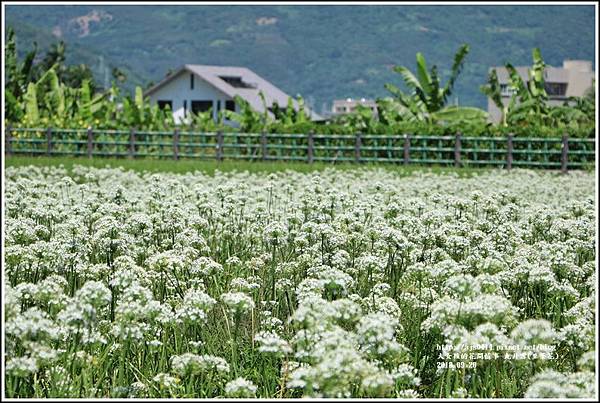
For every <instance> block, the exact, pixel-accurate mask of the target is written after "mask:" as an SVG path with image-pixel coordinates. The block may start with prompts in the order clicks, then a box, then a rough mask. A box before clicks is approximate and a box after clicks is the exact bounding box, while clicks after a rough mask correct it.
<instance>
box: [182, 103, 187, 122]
mask: <svg viewBox="0 0 600 403" xmlns="http://www.w3.org/2000/svg"><path fill="white" fill-rule="evenodd" d="M186 116H187V101H186V100H185V99H184V100H183V117H184V118H185V117H186Z"/></svg>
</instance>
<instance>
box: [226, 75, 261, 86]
mask: <svg viewBox="0 0 600 403" xmlns="http://www.w3.org/2000/svg"><path fill="white" fill-rule="evenodd" d="M219 78H220V79H221V80H223V81H225V82H226V83H227V84H229V85H231V86H232V87H233V88H256V86H255V85H253V84H250V83H247V82H245V81H243V80H242V77H233V76H219Z"/></svg>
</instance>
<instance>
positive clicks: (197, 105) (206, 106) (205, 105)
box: [192, 100, 213, 114]
mask: <svg viewBox="0 0 600 403" xmlns="http://www.w3.org/2000/svg"><path fill="white" fill-rule="evenodd" d="M212 106H213V101H206V100H205V101H192V113H194V114H198V113H201V112H206V111H208V110H210V109H211V108H212Z"/></svg>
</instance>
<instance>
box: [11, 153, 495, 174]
mask: <svg viewBox="0 0 600 403" xmlns="http://www.w3.org/2000/svg"><path fill="white" fill-rule="evenodd" d="M28 165H34V166H60V165H62V166H64V167H65V168H66V169H67V170H68V171H70V170H72V168H73V166H74V165H84V166H91V167H96V168H104V167H107V166H109V167H111V168H116V167H123V168H125V169H131V170H134V171H139V172H143V171H149V172H173V173H185V172H193V171H201V172H204V173H207V174H214V172H215V171H216V170H219V171H221V172H231V171H238V172H240V171H248V172H266V173H270V172H281V171H286V170H294V171H298V172H313V171H322V170H324V169H326V168H330V167H335V168H337V169H341V170H348V169H356V168H357V167H363V168H367V169H377V168H384V169H387V170H390V171H393V172H397V173H399V174H401V175H410V174H411V173H413V172H415V171H424V172H431V173H437V174H443V173H451V172H452V173H457V174H458V175H459V176H474V175H477V174H480V173H484V172H487V171H489V169H487V168H467V167H464V168H462V167H461V168H455V167H447V166H421V165H409V166H404V165H394V164H360V165H358V164H353V163H338V164H331V163H329V164H328V163H321V162H315V163H313V164H307V163H302V162H251V161H232V160H225V161H222V162H217V161H202V160H179V161H173V160H158V159H116V158H93V159H88V158H78V157H24V156H8V157H6V159H5V166H6V167H11V166H12V167H19V166H28Z"/></svg>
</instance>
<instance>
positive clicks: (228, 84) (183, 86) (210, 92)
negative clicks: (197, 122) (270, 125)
mask: <svg viewBox="0 0 600 403" xmlns="http://www.w3.org/2000/svg"><path fill="white" fill-rule="evenodd" d="M260 91H262V93H263V94H264V96H265V101H266V105H267V109H270V108H271V106H272V105H273V103H277V104H278V105H279V107H280V108H283V109H285V108H287V104H288V98H290V96H289V95H288V94H286V93H285V92H283V91H281V90H280V89H279V88H277V87H275V86H274V85H273V84H271V83H270V82H268V81H267V80H265V79H263V78H262V77H260V76H259V75H258V74H256V73H254V72H253V71H252V70H250V69H247V68H245V67H228V66H205V65H196V64H186V65H184V66H182V67H180V68H179V69H177V70H176V71H175V72H173V73H172V74H170V75H168V76H167V77H165V78H164V79H163V80H162V81H161V82H159V83H158V84H156V85H154V86H153V87H151V88H150V89H148V90H147V91H146V92H145V93H144V96H145V97H149V98H150V102H151V103H152V104H158V105H159V106H160V107H161V108H164V107H166V106H167V105H168V106H169V107H170V109H171V110H172V111H173V118H174V119H175V121H176V122H181V121H182V120H183V119H186V118H187V117H188V116H189V114H190V112H193V113H198V112H206V111H208V110H211V111H212V114H213V118H214V119H215V120H216V119H217V116H218V115H217V114H218V112H219V111H221V110H224V109H225V110H230V111H235V112H239V106H238V105H236V104H235V102H234V100H233V98H234V97H235V96H236V95H239V96H240V97H242V98H243V99H245V100H246V101H247V102H248V103H249V104H250V106H251V107H252V108H253V109H254V110H256V111H257V112H264V105H263V102H262V100H261V99H260V95H259V92H260ZM292 102H293V105H294V108H295V109H296V110H298V108H299V105H298V102H297V101H296V100H295V99H293V100H292ZM305 110H306V112H307V113H308V114H309V116H310V117H311V119H313V120H321V119H322V118H321V117H320V116H319V115H317V114H316V113H314V112H313V111H311V110H309V109H308V108H307V107H306V106H305ZM268 113H269V115H270V116H273V114H272V113H271V112H270V111H269V112H268Z"/></svg>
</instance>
